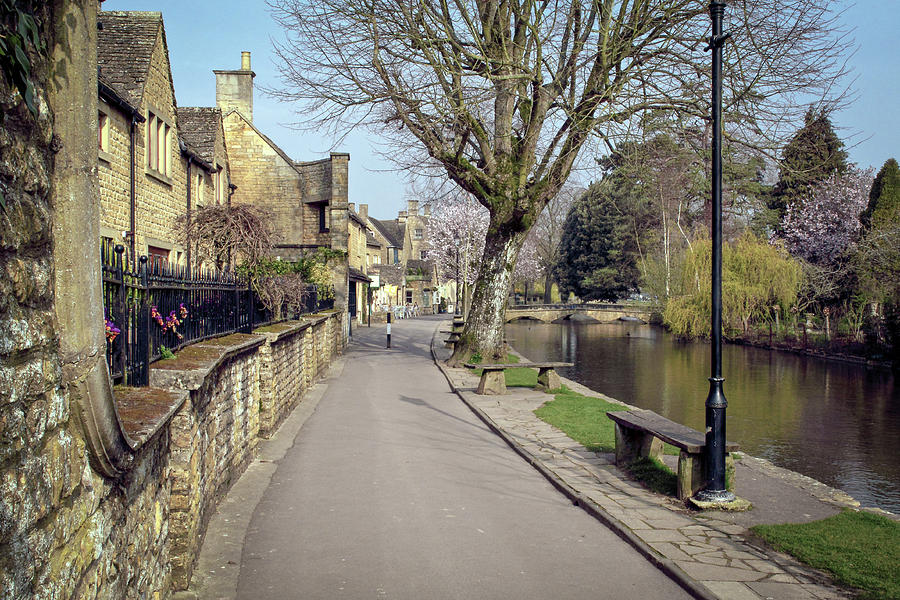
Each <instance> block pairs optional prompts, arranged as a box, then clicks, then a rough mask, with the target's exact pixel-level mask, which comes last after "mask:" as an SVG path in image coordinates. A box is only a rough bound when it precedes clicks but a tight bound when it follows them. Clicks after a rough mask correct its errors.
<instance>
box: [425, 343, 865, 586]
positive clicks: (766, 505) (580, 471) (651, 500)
mask: <svg viewBox="0 0 900 600" xmlns="http://www.w3.org/2000/svg"><path fill="white" fill-rule="evenodd" d="M432 351H433V353H434V355H435V359H436V362H437V363H438V366H439V367H441V369H442V370H443V371H444V374H445V375H446V376H447V379H448V381H449V382H450V383H451V386H452V387H453V388H454V390H455V391H456V392H457V394H458V395H459V396H460V397H461V398H462V399H463V400H464V401H465V402H466V403H467V404H468V405H469V407H470V408H471V409H472V410H473V411H474V412H475V413H476V414H478V415H479V417H480V418H482V420H483V421H484V422H485V423H486V424H488V426H490V427H491V428H492V429H493V430H494V431H495V432H497V433H498V434H499V435H500V436H501V437H503V439H504V440H505V441H506V442H507V444H509V445H510V446H511V447H512V448H513V449H514V450H515V451H516V452H518V453H519V454H520V455H521V456H523V457H524V458H525V459H526V460H527V461H528V462H529V463H531V464H532V465H533V466H534V467H535V468H536V469H537V470H539V471H540V472H541V473H542V474H544V476H545V477H547V479H548V480H550V481H551V482H552V483H553V484H554V485H555V486H556V487H557V488H558V489H560V490H561V491H562V492H563V493H565V494H566V495H567V496H569V497H570V498H571V499H572V500H573V502H575V503H576V504H578V505H579V506H581V507H582V508H584V510H586V511H587V512H588V513H590V514H592V515H593V516H595V517H596V518H598V519H600V520H601V521H603V522H604V523H606V524H607V525H608V526H610V527H611V528H612V529H613V530H614V531H616V532H617V533H618V534H619V535H620V537H622V538H623V539H626V540H627V541H629V542H630V543H631V544H632V545H633V546H634V547H635V548H637V549H638V550H639V551H641V552H642V553H644V555H645V556H646V557H647V558H648V559H649V560H651V561H652V562H653V563H654V564H656V565H657V566H658V567H659V568H661V569H662V570H663V571H665V572H666V573H667V574H669V575H670V576H671V577H673V578H675V579H676V580H678V581H679V582H680V583H682V585H683V586H684V587H685V589H688V591H690V592H691V593H692V594H694V596H695V597H698V598H745V597H746V598H769V597H771V598H811V599H816V598H820V599H823V598H844V597H846V596H847V594H848V593H849V591H848V590H846V589H843V588H840V587H837V586H835V585H834V584H833V583H831V582H830V580H829V578H828V577H827V576H826V575H825V574H824V573H821V572H819V571H816V570H814V569H811V568H809V567H807V566H805V565H802V564H801V563H799V562H797V561H796V560H794V559H793V558H790V557H788V556H787V555H784V554H780V553H777V552H775V551H774V550H771V549H770V548H767V547H765V546H763V545H762V544H760V542H759V540H758V539H757V538H755V537H754V536H752V535H751V534H750V533H749V531H748V528H749V527H751V526H753V525H757V524H764V523H770V524H771V523H783V522H808V521H812V520H816V519H820V518H824V517H827V516H830V515H833V514H837V513H838V512H840V510H841V509H842V508H844V507H854V501H853V500H852V498H850V497H849V496H847V495H846V494H844V493H843V492H840V491H839V490H835V489H833V488H830V487H828V486H825V485H824V484H821V483H819V482H817V481H814V480H812V479H810V478H808V477H805V476H803V475H799V474H796V473H793V472H790V471H787V470H786V469H780V468H778V467H775V466H774V465H772V464H771V463H769V462H768V461H764V460H762V459H757V458H753V457H750V456H744V457H743V458H742V459H741V460H739V461H738V472H737V476H736V491H737V493H738V494H739V495H741V496H742V497H744V498H746V499H748V500H750V501H751V502H753V503H754V510H751V511H749V512H746V513H721V512H717V511H710V512H702V513H698V512H692V511H689V510H688V509H687V508H685V507H684V506H683V505H681V504H680V503H678V502H677V501H675V500H674V499H671V498H666V497H663V496H659V495H656V494H653V493H651V492H648V491H647V490H645V489H644V488H643V487H641V486H640V485H638V484H636V483H635V482H633V481H631V480H630V479H629V478H628V477H627V476H626V475H625V474H624V473H622V472H621V471H620V470H618V469H617V468H616V467H615V464H614V462H615V461H614V457H613V456H611V455H609V454H601V453H593V452H589V451H588V450H586V449H585V448H584V447H582V446H581V445H580V444H578V443H577V442H573V441H572V440H570V439H569V438H568V437H567V436H565V434H563V433H562V432H560V431H559V430H557V429H555V428H553V427H552V426H550V425H548V424H546V423H544V422H543V421H541V420H539V419H538V418H537V417H536V416H535V415H534V413H533V411H534V410H535V409H536V408H538V407H539V406H541V405H542V404H543V403H544V402H546V401H547V400H548V399H550V398H551V397H550V396H547V395H546V394H543V393H540V392H535V391H534V390H531V389H527V388H513V389H511V393H510V394H509V395H507V396H478V395H476V394H474V388H475V386H476V384H477V378H475V377H474V376H473V375H472V374H471V373H470V372H468V371H467V370H465V369H451V368H449V367H447V366H446V365H444V364H443V360H445V359H446V358H447V357H448V356H449V351H448V350H446V349H444V348H443V346H442V344H440V340H439V339H438V338H435V339H433V340H432ZM565 383H566V385H567V386H568V387H570V388H571V389H574V390H575V391H578V392H579V393H583V394H585V395H591V396H597V397H601V398H604V399H607V400H609V401H612V402H616V401H615V400H613V399H612V398H608V397H606V396H604V395H603V394H598V393H596V392H594V391H593V390H590V389H588V388H586V387H585V386H583V385H581V384H578V383H577V382H574V381H571V380H567V381H566V382H565ZM623 404H624V403H623Z"/></svg>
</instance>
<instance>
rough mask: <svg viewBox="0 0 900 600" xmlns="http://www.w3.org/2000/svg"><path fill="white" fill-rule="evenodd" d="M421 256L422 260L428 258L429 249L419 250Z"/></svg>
mask: <svg viewBox="0 0 900 600" xmlns="http://www.w3.org/2000/svg"><path fill="white" fill-rule="evenodd" d="M419 258H421V259H422V260H425V259H426V258H428V250H422V251H421V252H419Z"/></svg>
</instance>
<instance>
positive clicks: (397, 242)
mask: <svg viewBox="0 0 900 600" xmlns="http://www.w3.org/2000/svg"><path fill="white" fill-rule="evenodd" d="M369 220H370V221H371V222H372V224H373V225H374V226H375V227H376V228H377V229H378V231H379V232H380V233H381V235H383V236H384V237H385V238H387V241H388V242H389V244H390V245H391V246H395V247H397V248H402V247H403V237H404V236H405V235H406V223H400V222H398V221H396V220H393V221H384V220H379V219H372V218H369Z"/></svg>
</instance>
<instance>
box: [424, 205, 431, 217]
mask: <svg viewBox="0 0 900 600" xmlns="http://www.w3.org/2000/svg"><path fill="white" fill-rule="evenodd" d="M422 216H425V217H430V216H431V204H430V203H426V204H425V206H423V207H422Z"/></svg>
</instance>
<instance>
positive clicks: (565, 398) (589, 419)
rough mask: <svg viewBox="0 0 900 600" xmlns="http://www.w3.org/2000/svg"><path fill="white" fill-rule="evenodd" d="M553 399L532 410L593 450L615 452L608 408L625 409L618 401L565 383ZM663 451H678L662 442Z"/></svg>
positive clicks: (671, 452) (614, 434)
mask: <svg viewBox="0 0 900 600" xmlns="http://www.w3.org/2000/svg"><path fill="white" fill-rule="evenodd" d="M553 391H554V392H555V396H554V399H553V400H551V401H550V402H547V403H546V404H544V405H543V406H542V407H540V408H539V409H537V410H536V411H534V414H536V415H537V416H538V418H539V419H541V420H543V421H546V422H547V423H550V424H551V425H553V426H554V427H557V428H559V429H561V430H562V431H563V432H565V434H566V435H567V436H569V437H570V438H572V439H573V440H575V441H576V442H578V443H580V444H581V445H582V446H584V447H585V448H587V449H588V450H590V451H592V452H615V451H616V431H615V426H614V424H613V422H612V421H611V420H610V419H609V417H607V416H606V413H607V412H610V411H617V410H628V408H627V407H625V406H622V405H621V404H614V403H612V402H607V401H606V400H603V399H601V398H595V397H592V396H585V395H583V394H579V393H577V392H573V391H572V390H570V389H569V388H567V387H566V386H563V387H562V388H560V389H558V390H553ZM663 452H665V453H666V454H674V455H676V456H677V455H678V448H676V447H674V446H671V445H669V444H664V445H663Z"/></svg>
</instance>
